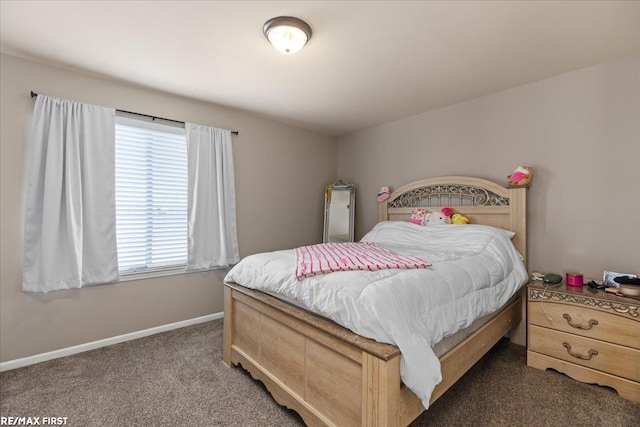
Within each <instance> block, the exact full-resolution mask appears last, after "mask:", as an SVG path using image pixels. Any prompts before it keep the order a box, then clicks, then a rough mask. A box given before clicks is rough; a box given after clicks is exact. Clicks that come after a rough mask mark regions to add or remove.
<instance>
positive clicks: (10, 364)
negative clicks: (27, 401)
mask: <svg viewBox="0 0 640 427" xmlns="http://www.w3.org/2000/svg"><path fill="white" fill-rule="evenodd" d="M223 316H224V313H223V312H220V313H214V314H209V315H206V316H201V317H196V318H193V319H187V320H183V321H181V322H175V323H169V324H168V325H162V326H156V327H155V328H149V329H144V330H142V331H136V332H131V333H128V334H124V335H118V336H116V337H111V338H105V339H103V340H98V341H92V342H88V343H85V344H80V345H75V346H73V347H67V348H61V349H60V350H54V351H49V352H47V353H41V354H36V355H34V356H28V357H23V358H21V359H15V360H9V361H7V362H2V363H0V372H3V371H9V370H11V369H16V368H22V367H23V366H28V365H33V364H35V363H40V362H44V361H47V360H52V359H58V358H60V357H65V356H71V355H72V354H77V353H82V352H83V351H89V350H94V349H96V348H100V347H106V346H109V345H113V344H118V343H121V342H125V341H131V340H135V339H138V338H142V337H147V336H149V335H154V334H159V333H160V332H166V331H171V330H173V329H178V328H184V327H185V326H191V325H197V324H198V323H204V322H209V321H212V320H216V319H222V317H223Z"/></svg>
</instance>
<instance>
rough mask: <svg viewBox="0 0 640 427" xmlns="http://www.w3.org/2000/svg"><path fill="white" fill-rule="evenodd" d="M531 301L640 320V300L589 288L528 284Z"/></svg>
mask: <svg viewBox="0 0 640 427" xmlns="http://www.w3.org/2000/svg"><path fill="white" fill-rule="evenodd" d="M527 290H528V292H527V294H528V300H529V301H536V300H537V301H541V300H544V301H549V302H560V303H565V304H571V305H577V306H586V307H590V308H594V309H599V310H603V311H612V312H614V313H616V314H619V315H623V316H625V317H630V318H632V319H635V320H640V300H638V299H636V298H629V297H622V296H617V295H614V294H612V293H609V292H605V291H603V290H597V289H591V288H590V287H589V286H582V287H577V286H567V285H566V284H565V283H564V282H563V283H561V284H558V285H555V286H553V285H552V286H549V287H547V285H546V284H545V283H542V282H530V283H529V284H527Z"/></svg>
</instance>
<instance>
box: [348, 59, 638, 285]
mask: <svg viewBox="0 0 640 427" xmlns="http://www.w3.org/2000/svg"><path fill="white" fill-rule="evenodd" d="M381 102H382V101H381ZM518 165H531V166H533V168H534V170H535V175H534V179H533V186H532V187H531V188H530V189H529V199H528V201H529V217H528V220H529V223H528V224H529V246H528V253H529V269H530V270H531V271H533V270H538V271H543V272H550V271H553V272H559V273H563V272H566V271H578V272H582V273H583V274H585V275H586V276H589V277H594V278H602V272H603V270H604V269H608V270H613V271H620V272H627V273H636V274H640V55H633V56H629V57H625V58H621V59H618V60H615V61H610V62H606V63H603V64H599V65H596V66H592V67H588V68H585V69H581V70H578V71H574V72H571V73H567V74H563V75H559V76H555V77H552V78H549V79H546V80H542V81H538V82H535V83H531V84H527V85H524V86H519V87H516V88H513V89H510V90H506V91H503V92H499V93H496V94H492V95H488V96H484V97H481V98H477V99H474V100H471V101H468V102H462V103H459V104H455V105H452V106H449V107H446V108H442V109H439V110H436V111H432V112H429V113H425V114H420V115H417V116H413V117H409V118H405V119H402V120H398V121H395V122H392V123H387V124H384V125H380V126H376V127H372V128H369V129H366V130H363V131H360V132H357V133H354V134H351V135H347V136H344V137H341V138H339V139H338V176H339V177H340V178H342V179H344V180H346V181H349V182H353V183H355V184H356V186H357V188H358V194H359V196H358V198H357V211H356V212H357V219H356V222H357V235H358V237H361V236H362V235H363V233H365V232H366V231H367V230H368V229H370V228H371V227H372V226H373V225H374V224H375V223H376V221H377V203H376V192H377V191H378V189H379V188H380V186H382V185H390V186H392V187H394V188H398V187H399V186H401V185H403V184H405V183H408V182H411V181H414V180H417V179H421V178H425V177H433V176H438V175H471V176H477V177H481V178H486V179H490V180H494V181H497V182H500V183H502V184H503V185H506V183H507V175H508V174H509V173H510V172H511V171H512V170H513V169H514V168H515V167H516V166H518Z"/></svg>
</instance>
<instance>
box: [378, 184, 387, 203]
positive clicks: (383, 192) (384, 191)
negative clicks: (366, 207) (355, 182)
mask: <svg viewBox="0 0 640 427" xmlns="http://www.w3.org/2000/svg"><path fill="white" fill-rule="evenodd" d="M389 196H390V194H389V187H380V191H379V192H378V203H382V202H384V201H385V200H387V199H388V198H389Z"/></svg>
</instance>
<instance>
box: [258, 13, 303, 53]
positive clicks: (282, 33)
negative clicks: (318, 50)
mask: <svg viewBox="0 0 640 427" xmlns="http://www.w3.org/2000/svg"><path fill="white" fill-rule="evenodd" d="M262 32H263V33H264V36H265V37H266V38H267V40H269V42H270V43H271V44H272V45H273V47H275V48H276V49H277V50H279V51H280V52H282V53H286V54H291V53H296V52H297V51H299V50H300V49H302V47H303V46H304V45H305V44H307V42H308V41H309V39H311V27H310V26H309V24H307V23H306V22H304V21H303V20H302V19H298V18H294V17H293V16H278V17H276V18H271V19H269V20H268V21H267V22H265V23H264V25H263V26H262Z"/></svg>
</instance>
